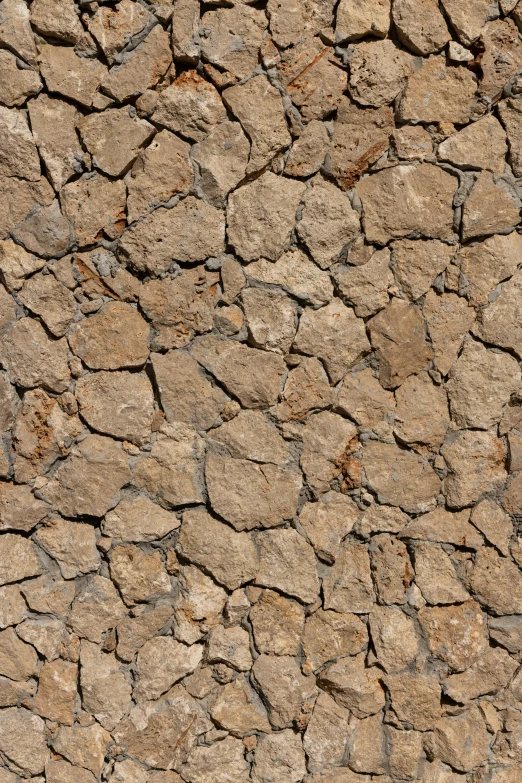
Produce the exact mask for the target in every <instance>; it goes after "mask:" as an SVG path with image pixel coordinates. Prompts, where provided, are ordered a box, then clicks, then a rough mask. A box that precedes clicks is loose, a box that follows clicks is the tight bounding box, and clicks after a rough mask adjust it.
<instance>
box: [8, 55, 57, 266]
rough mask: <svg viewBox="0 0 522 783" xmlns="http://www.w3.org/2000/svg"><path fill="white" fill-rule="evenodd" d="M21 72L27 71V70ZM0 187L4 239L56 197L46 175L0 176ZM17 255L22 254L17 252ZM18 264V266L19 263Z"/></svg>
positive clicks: (40, 262)
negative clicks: (33, 179)
mask: <svg viewBox="0 0 522 783" xmlns="http://www.w3.org/2000/svg"><path fill="white" fill-rule="evenodd" d="M0 61H1V58H0ZM21 73H27V71H22V72H21ZM0 187H1V188H2V192H3V194H4V195H5V198H4V200H3V202H2V205H1V207H0V237H1V238H2V239H5V237H6V236H7V234H8V233H9V232H11V231H13V230H14V229H15V227H16V226H17V225H18V224H19V223H20V221H23V220H24V218H25V217H26V216H27V214H28V213H29V212H30V211H31V210H33V209H37V207H38V205H42V204H43V205H49V204H51V202H52V200H53V197H54V192H53V189H52V188H51V186H50V185H49V183H48V182H47V180H46V179H45V178H44V177H42V178H41V179H40V180H38V182H29V181H28V180H23V179H15V178H13V177H0ZM19 241H20V240H19ZM31 252H32V251H31ZM36 252H39V251H36ZM17 255H18V256H20V255H21V254H20V253H17ZM32 263H34V265H35V266H36V264H37V263H39V266H37V267H36V268H38V269H39V268H41V267H42V266H43V263H42V261H41V260H39V261H38V260H34V261H33V262H32ZM16 265H17V266H18V263H17V264H16ZM27 273H28V272H26V274H27Z"/></svg>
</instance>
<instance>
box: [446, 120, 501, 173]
mask: <svg viewBox="0 0 522 783" xmlns="http://www.w3.org/2000/svg"><path fill="white" fill-rule="evenodd" d="M506 153H507V144H506V134H505V133H504V130H503V128H502V126H501V124H500V123H499V121H498V120H497V119H496V118H495V117H494V116H493V115H491V114H488V115H487V116H486V117H484V118H483V119H481V120H479V121H478V122H474V123H473V124H472V125H468V126H467V127H466V128H464V129H463V130H461V131H459V132H458V133H455V134H453V135H452V136H449V138H447V139H446V140H445V141H443V142H442V144H440V145H439V152H438V154H439V158H440V159H441V160H447V161H449V162H450V163H453V164H454V165H455V166H460V167H462V168H468V167H471V168H477V169H488V170H489V171H494V172H496V173H499V174H502V173H503V172H504V161H505V157H506Z"/></svg>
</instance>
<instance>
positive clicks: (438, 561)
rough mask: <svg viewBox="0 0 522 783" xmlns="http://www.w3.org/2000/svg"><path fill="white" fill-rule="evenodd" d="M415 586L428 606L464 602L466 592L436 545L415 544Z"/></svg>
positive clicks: (449, 560)
mask: <svg viewBox="0 0 522 783" xmlns="http://www.w3.org/2000/svg"><path fill="white" fill-rule="evenodd" d="M413 554H414V560H415V584H416V585H417V587H418V588H419V589H420V591H421V593H422V595H423V598H424V599H425V601H427V602H428V603H429V604H454V603H459V602H461V601H466V600H467V599H468V598H469V594H468V591H467V590H466V589H465V587H464V586H463V585H462V584H461V582H459V580H458V578H457V575H456V573H455V567H454V565H453V563H452V561H451V559H450V557H449V556H448V555H447V554H446V552H445V551H444V549H443V548H442V547H441V546H440V545H438V544H427V543H424V542H419V543H416V544H415V546H414V547H413Z"/></svg>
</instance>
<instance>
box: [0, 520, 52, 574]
mask: <svg viewBox="0 0 522 783" xmlns="http://www.w3.org/2000/svg"><path fill="white" fill-rule="evenodd" d="M42 572H43V568H42V566H41V565H40V560H39V558H38V550H37V548H36V547H35V545H34V544H33V542H32V541H29V540H28V539H27V538H23V537H22V536H18V535H16V534H14V533H4V534H3V535H2V536H0V585H5V584H9V583H10V582H18V581H19V580H20V579H27V577H29V576H38V575H39V574H41V573H42Z"/></svg>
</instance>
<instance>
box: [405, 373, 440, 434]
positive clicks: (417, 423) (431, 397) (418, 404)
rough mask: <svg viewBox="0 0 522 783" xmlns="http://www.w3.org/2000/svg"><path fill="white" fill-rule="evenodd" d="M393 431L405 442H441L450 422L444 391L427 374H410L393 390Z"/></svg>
mask: <svg viewBox="0 0 522 783" xmlns="http://www.w3.org/2000/svg"><path fill="white" fill-rule="evenodd" d="M395 397H396V399H397V408H396V410H395V425H394V432H395V434H396V435H397V436H398V437H399V438H400V440H402V441H404V442H405V443H408V444H414V445H415V444H421V445H422V444H426V445H427V446H428V447H430V448H436V447H438V446H440V445H441V443H442V442H443V440H444V437H445V435H446V431H447V429H448V427H449V424H450V417H449V413H448V402H447V398H446V392H445V390H444V388H443V387H442V386H436V385H435V384H434V383H433V382H432V380H431V378H430V377H429V375H428V373H425V372H422V373H419V374H418V375H410V376H409V377H408V378H406V380H405V381H404V383H403V384H402V386H401V387H400V388H399V389H397V391H396V392H395Z"/></svg>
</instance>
